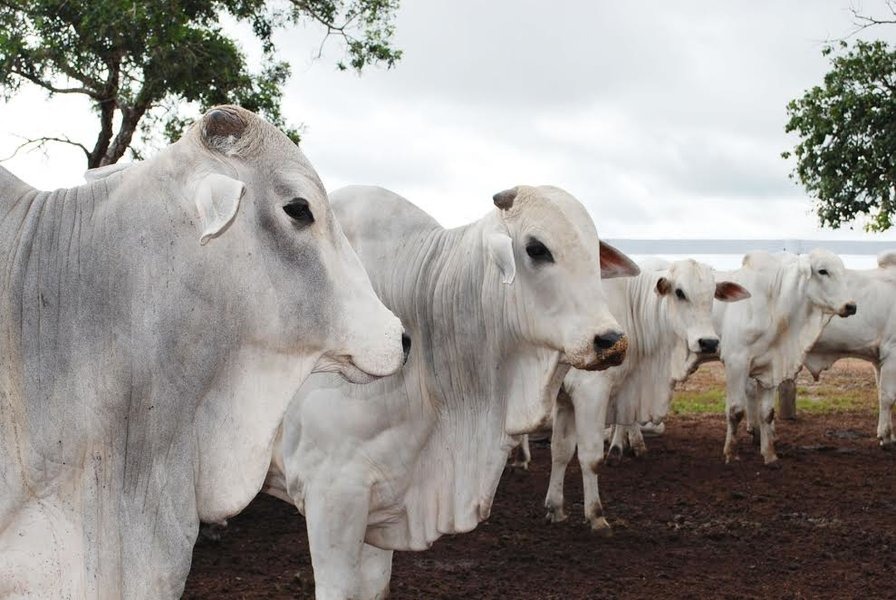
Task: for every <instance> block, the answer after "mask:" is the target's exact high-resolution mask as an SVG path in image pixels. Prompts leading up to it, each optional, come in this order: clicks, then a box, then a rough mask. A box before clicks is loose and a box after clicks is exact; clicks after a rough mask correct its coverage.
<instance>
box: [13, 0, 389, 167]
mask: <svg viewBox="0 0 896 600" xmlns="http://www.w3.org/2000/svg"><path fill="white" fill-rule="evenodd" d="M398 1H399V0H281V1H280V2H266V1H265V0H152V1H142V0H0V92H2V94H3V96H4V98H5V99H7V100H8V99H9V98H11V97H12V96H14V95H15V94H16V92H17V91H18V90H19V89H20V87H21V86H22V85H23V84H33V85H36V86H39V87H41V88H43V89H44V90H46V91H47V92H48V93H49V94H50V95H51V96H53V95H56V94H79V95H83V96H86V97H87V98H89V100H90V102H91V104H92V106H93V108H94V110H95V111H96V114H97V117H98V121H99V133H98V135H97V139H96V142H95V143H94V144H93V147H92V148H90V147H88V146H86V145H84V144H81V143H79V142H77V141H73V140H70V139H68V138H65V137H62V138H39V139H37V140H30V142H29V143H31V142H33V143H41V144H42V143H45V142H48V141H54V142H65V143H68V144H72V145H75V146H78V147H80V148H81V149H82V150H83V151H84V154H85V155H86V157H87V164H88V168H94V167H99V166H103V165H108V164H112V163H115V162H116V161H118V159H119V158H121V157H122V156H123V155H124V153H125V151H126V150H127V149H128V148H131V151H132V152H134V153H135V154H137V151H136V150H135V149H134V148H133V145H132V142H133V141H134V139H133V138H134V135H135V133H137V134H138V137H139V138H140V139H143V140H149V139H151V137H152V136H153V135H159V134H163V135H165V136H166V137H167V138H168V139H175V138H177V137H179V135H180V133H181V132H182V130H183V128H184V126H185V123H186V122H188V119H187V118H186V116H185V115H184V114H183V113H182V111H181V110H179V108H180V107H182V106H185V105H188V106H189V105H192V106H194V107H196V106H198V107H199V108H206V107H208V106H211V105H215V104H224V103H232V104H239V105H241V106H244V107H246V108H248V109H249V110H253V111H255V112H258V113H261V114H262V115H264V116H265V117H266V118H268V119H269V120H270V121H272V122H273V123H275V124H276V125H278V126H280V127H281V128H284V129H285V130H287V132H288V133H289V134H290V135H291V137H293V138H294V139H298V132H297V131H296V130H295V129H290V128H288V127H286V124H285V123H284V120H283V116H282V114H281V106H280V104H281V100H282V94H283V92H282V89H283V85H284V84H285V82H286V80H287V79H288V78H289V75H290V68H289V64H288V63H287V62H285V61H282V60H278V59H277V48H276V47H275V44H274V41H273V34H274V32H275V31H277V30H278V29H281V28H285V27H288V26H289V25H291V24H295V23H297V22H302V21H305V22H308V21H310V22H313V23H316V24H318V25H320V26H321V27H322V28H323V30H324V34H323V35H324V36H325V39H326V38H330V37H336V38H338V39H339V40H340V41H341V43H342V44H343V46H344V58H343V59H342V60H341V61H340V62H339V63H338V65H337V66H338V68H339V69H342V70H346V69H354V70H356V71H361V70H362V69H363V68H364V67H366V66H368V65H372V64H377V63H380V64H385V65H386V66H387V67H391V66H393V65H394V64H395V62H396V61H397V60H399V59H400V58H401V51H400V50H397V49H395V48H393V47H392V45H391V39H392V34H393V25H392V22H393V18H394V14H395V11H396V9H397V8H398ZM225 15H229V17H230V19H231V20H235V21H237V22H242V23H248V24H249V25H250V26H251V28H252V31H253V33H254V35H255V37H256V38H257V40H258V41H259V42H260V45H261V48H262V50H263V60H262V64H261V67H260V69H259V70H257V71H256V72H253V71H252V70H251V69H250V66H249V65H248V64H247V59H246V56H245V54H244V53H243V51H242V50H241V49H240V47H239V45H238V43H237V41H235V40H234V39H233V38H231V37H229V36H228V35H227V34H226V33H225V31H224V30H223V28H222V25H221V18H222V17H223V16H225ZM189 103H192V104H189Z"/></svg>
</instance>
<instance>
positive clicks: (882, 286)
mask: <svg viewBox="0 0 896 600" xmlns="http://www.w3.org/2000/svg"><path fill="white" fill-rule="evenodd" d="M877 265H878V268H876V269H867V270H854V269H846V273H845V278H846V286H847V288H849V291H850V293H851V294H852V296H853V297H854V298H855V300H856V302H857V303H858V305H859V306H861V310H859V311H858V313H856V316H854V317H850V318H849V319H832V320H831V322H830V323H828V325H827V326H826V327H825V328H824V330H823V331H822V332H821V336H820V337H819V338H818V340H817V341H816V342H815V345H814V346H812V349H811V350H810V351H809V354H808V356H806V360H805V361H803V364H804V365H805V367H806V368H807V369H808V370H809V372H810V373H812V376H813V377H815V379H816V380H817V379H818V378H819V376H820V375H821V372H822V371H824V370H825V369H829V368H830V367H831V366H832V365H833V364H834V363H835V362H836V361H837V360H839V359H841V358H847V357H851V358H861V359H864V360H867V361H868V362H870V363H871V364H872V365H874V370H875V373H876V375H877V386H878V399H879V403H880V408H879V413H878V420H877V439H878V440H879V441H880V445H881V447H882V448H884V449H890V448H893V447H894V445H896V434H894V432H893V420H892V410H893V403H894V402H896V302H894V299H896V251H889V252H884V253H882V254H880V255H879V256H878V257H877Z"/></svg>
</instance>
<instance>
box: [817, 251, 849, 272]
mask: <svg viewBox="0 0 896 600" xmlns="http://www.w3.org/2000/svg"><path fill="white" fill-rule="evenodd" d="M809 262H810V263H811V264H812V266H813V267H814V268H825V269H843V268H844V266H843V261H842V260H841V259H840V257H839V256H837V255H836V254H834V253H833V252H830V251H828V250H821V249H816V250H813V251H812V252H810V253H809Z"/></svg>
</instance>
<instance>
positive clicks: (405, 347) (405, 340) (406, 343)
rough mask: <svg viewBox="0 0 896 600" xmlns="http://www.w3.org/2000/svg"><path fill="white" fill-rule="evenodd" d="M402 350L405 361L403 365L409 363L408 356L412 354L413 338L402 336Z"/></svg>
mask: <svg viewBox="0 0 896 600" xmlns="http://www.w3.org/2000/svg"><path fill="white" fill-rule="evenodd" d="M401 350H402V352H404V361H403V362H402V364H404V363H406V362H408V356H409V355H410V354H411V336H409V335H408V334H406V333H402V334H401Z"/></svg>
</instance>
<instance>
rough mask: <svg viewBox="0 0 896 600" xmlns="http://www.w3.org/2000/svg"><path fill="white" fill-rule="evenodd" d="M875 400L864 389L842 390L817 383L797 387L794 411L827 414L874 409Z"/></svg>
mask: <svg viewBox="0 0 896 600" xmlns="http://www.w3.org/2000/svg"><path fill="white" fill-rule="evenodd" d="M876 407H877V401H876V398H875V397H874V396H870V395H869V394H868V392H867V391H865V390H844V389H841V388H838V387H836V386H829V385H818V386H814V387H813V389H811V390H810V389H807V388H803V387H798V388H797V390H796V412H797V414H799V413H800V412H806V413H810V414H821V415H829V414H831V413H838V412H847V411H857V410H868V409H869V408H870V409H872V410H873V409H875V408H876Z"/></svg>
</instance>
